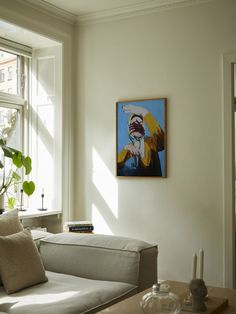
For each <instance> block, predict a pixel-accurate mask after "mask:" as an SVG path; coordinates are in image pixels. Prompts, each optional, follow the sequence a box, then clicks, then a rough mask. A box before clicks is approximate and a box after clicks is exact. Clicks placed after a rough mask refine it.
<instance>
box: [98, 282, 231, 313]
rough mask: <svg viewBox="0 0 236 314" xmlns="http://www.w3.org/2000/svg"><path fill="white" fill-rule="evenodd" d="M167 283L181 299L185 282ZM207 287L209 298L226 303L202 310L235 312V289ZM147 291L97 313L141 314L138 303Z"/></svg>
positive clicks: (185, 292)
mask: <svg viewBox="0 0 236 314" xmlns="http://www.w3.org/2000/svg"><path fill="white" fill-rule="evenodd" d="M167 283H168V284H169V285H170V290H171V292H173V293H175V294H177V295H178V296H179V297H180V299H183V297H184V295H186V294H187V293H188V284H187V283H183V282H176V281H167ZM207 289H208V296H209V300H212V299H214V298H215V299H217V300H220V301H221V300H225V299H227V300H228V305H226V306H223V307H224V309H219V310H214V311H210V310H208V311H207V312H204V313H205V314H208V313H222V314H236V289H228V288H220V287H209V286H207ZM149 291H150V289H148V290H145V291H142V292H140V293H138V294H136V295H133V296H132V297H130V298H127V299H125V300H123V301H121V302H119V303H116V304H114V305H112V306H110V307H108V308H106V309H104V310H102V311H100V312H99V313H100V314H143V311H142V308H141V307H140V305H139V303H140V301H141V299H142V296H143V295H144V294H146V293H147V292H149ZM211 297H212V298H211ZM218 298H219V299H218ZM207 305H208V304H207V302H206V306H207ZM209 307H210V306H209ZM181 313H183V314H185V313H190V312H189V311H188V312H187V311H181ZM201 314H203V313H201Z"/></svg>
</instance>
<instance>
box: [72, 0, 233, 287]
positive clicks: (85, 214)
mask: <svg viewBox="0 0 236 314" xmlns="http://www.w3.org/2000/svg"><path fill="white" fill-rule="evenodd" d="M235 12H236V2H235V0H226V1H225V0H216V1H213V2H208V3H202V4H198V5H195V6H189V7H185V8H178V9H172V10H168V11H162V12H158V13H153V14H149V15H143V16H138V17H133V18H129V19H123V20H117V21H115V20H114V21H110V22H104V23H98V24H90V25H82V26H78V32H77V40H78V49H77V55H78V67H77V73H78V81H77V91H78V111H77V115H76V119H77V132H76V134H77V138H76V158H75V160H77V168H76V172H75V174H76V176H77V181H76V185H75V186H76V191H75V192H76V202H75V203H76V204H77V207H76V216H77V218H80V219H93V222H94V224H95V231H96V232H98V233H99V232H104V233H113V234H118V235H123V236H131V237H135V238H139V239H143V240H145V241H149V242H154V243H157V244H158V246H159V277H160V278H162V279H166V278H167V279H172V280H183V281H189V280H190V273H191V259H192V254H193V253H194V252H195V251H197V252H198V250H199V249H200V248H201V247H202V248H204V250H205V280H206V282H207V284H214V285H222V283H223V274H222V272H223V223H222V218H223V186H222V185H223V183H222V181H223V177H222V175H223V161H222V149H223V145H222V136H223V134H222V132H223V127H222V106H223V104H222V90H221V80H222V76H221V56H222V54H223V53H227V52H235V51H236V41H235V34H236V18H235ZM150 97H167V98H168V177H167V178H166V179H155V178H123V179H120V178H116V177H115V150H116V145H115V139H116V135H115V127H116V117H115V101H116V100H118V99H136V98H150ZM99 216H100V218H101V220H100V222H99V218H98V217H99ZM101 222H103V227H102V228H101Z"/></svg>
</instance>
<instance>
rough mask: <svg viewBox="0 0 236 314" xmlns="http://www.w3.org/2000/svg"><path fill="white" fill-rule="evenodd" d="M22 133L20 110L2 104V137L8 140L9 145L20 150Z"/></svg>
mask: <svg viewBox="0 0 236 314" xmlns="http://www.w3.org/2000/svg"><path fill="white" fill-rule="evenodd" d="M20 134H21V129H20V110H19V109H13V108H7V107H1V106H0V138H3V139H4V140H6V141H7V145H8V146H10V147H13V148H15V149H19V150H20V149H21V148H20V144H21V140H20Z"/></svg>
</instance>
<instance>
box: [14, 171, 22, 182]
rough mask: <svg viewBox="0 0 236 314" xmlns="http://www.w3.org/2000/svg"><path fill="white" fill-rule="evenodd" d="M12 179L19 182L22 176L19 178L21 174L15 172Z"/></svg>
mask: <svg viewBox="0 0 236 314" xmlns="http://www.w3.org/2000/svg"><path fill="white" fill-rule="evenodd" d="M12 177H13V178H14V179H15V180H16V181H19V180H20V179H21V176H19V174H18V173H17V172H15V171H13V173H12Z"/></svg>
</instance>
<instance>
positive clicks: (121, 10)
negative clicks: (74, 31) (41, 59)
mask: <svg viewBox="0 0 236 314" xmlns="http://www.w3.org/2000/svg"><path fill="white" fill-rule="evenodd" d="M15 1H17V2H19V3H21V4H22V5H28V6H30V7H32V8H34V9H36V10H39V11H40V12H43V13H44V14H49V15H50V16H53V17H57V18H59V19H60V20H63V21H64V22H66V23H69V24H72V25H73V24H75V23H77V24H91V23H98V22H104V21H112V20H117V19H123V18H129V17H134V16H140V15H145V14H150V13H155V12H159V11H164V10H169V9H174V8H179V7H186V6H192V5H196V4H201V3H207V2H211V1H215V0H152V1H147V0H144V1H143V2H142V3H139V4H132V5H126V6H123V7H118V8H115V9H107V10H102V11H101V10H99V11H96V12H93V13H88V14H78V15H75V14H72V13H70V12H68V11H66V10H64V9H61V8H59V7H57V6H55V5H53V4H51V3H49V2H46V1H45V0H37V1H36V0H15Z"/></svg>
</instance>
